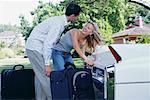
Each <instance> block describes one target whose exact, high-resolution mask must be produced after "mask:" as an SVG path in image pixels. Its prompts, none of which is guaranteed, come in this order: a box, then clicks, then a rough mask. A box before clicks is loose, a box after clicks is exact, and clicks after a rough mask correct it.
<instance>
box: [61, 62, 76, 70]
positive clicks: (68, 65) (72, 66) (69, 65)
mask: <svg viewBox="0 0 150 100" xmlns="http://www.w3.org/2000/svg"><path fill="white" fill-rule="evenodd" d="M64 67H65V69H69V68H73V69H75V68H76V66H75V65H74V64H73V63H70V62H66V63H65V65H64Z"/></svg>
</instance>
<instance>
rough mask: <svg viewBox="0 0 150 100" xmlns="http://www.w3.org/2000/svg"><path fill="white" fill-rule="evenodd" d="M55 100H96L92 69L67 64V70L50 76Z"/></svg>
mask: <svg viewBox="0 0 150 100" xmlns="http://www.w3.org/2000/svg"><path fill="white" fill-rule="evenodd" d="M50 82H51V93H52V99H53V100H83V99H85V100H94V98H95V95H94V88H93V83H92V82H93V81H92V75H91V71H90V69H84V68H75V66H74V64H71V63H66V64H65V70H62V71H53V72H52V73H51V74H50Z"/></svg>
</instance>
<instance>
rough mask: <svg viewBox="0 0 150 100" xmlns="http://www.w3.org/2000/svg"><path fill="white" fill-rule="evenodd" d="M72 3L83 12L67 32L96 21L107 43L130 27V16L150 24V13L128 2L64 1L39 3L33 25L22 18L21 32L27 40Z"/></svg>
mask: <svg viewBox="0 0 150 100" xmlns="http://www.w3.org/2000/svg"><path fill="white" fill-rule="evenodd" d="M71 2H75V3H77V4H79V5H80V6H81V8H82V11H83V12H82V13H81V14H80V17H79V18H78V20H77V21H75V22H73V23H71V24H70V25H69V26H68V27H67V30H69V29H72V28H82V26H83V23H85V22H87V21H95V22H97V23H98V25H99V27H100V30H99V32H100V33H101V35H102V37H104V40H105V41H106V43H112V38H111V35H112V33H116V32H118V31H120V30H123V29H124V28H125V27H126V26H125V25H128V23H129V21H128V19H129V17H130V16H136V15H137V14H138V15H141V16H142V17H143V18H144V21H145V22H147V23H150V17H149V16H150V11H148V10H146V9H145V8H143V7H141V6H139V5H138V4H134V3H129V2H128V0H64V1H63V2H61V3H60V4H59V5H53V4H51V3H43V2H42V1H39V5H38V7H37V8H36V9H35V10H34V11H32V12H31V15H33V16H34V20H33V22H32V25H30V24H29V23H28V21H27V20H26V19H25V17H24V16H22V17H20V19H21V23H20V24H21V30H22V34H23V36H24V37H25V40H26V39H27V38H28V36H29V34H30V32H31V31H32V29H33V28H34V27H35V26H36V25H37V24H38V23H40V22H42V21H43V20H45V19H47V18H48V17H50V16H56V15H62V14H63V12H64V8H65V7H66V6H67V5H68V4H69V3H71ZM67 30H66V31H67Z"/></svg>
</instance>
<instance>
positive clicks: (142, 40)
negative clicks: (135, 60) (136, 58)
mask: <svg viewBox="0 0 150 100" xmlns="http://www.w3.org/2000/svg"><path fill="white" fill-rule="evenodd" d="M136 43H142V44H150V36H146V35H144V36H138V39H137V41H136Z"/></svg>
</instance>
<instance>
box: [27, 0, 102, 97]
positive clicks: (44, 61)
mask: <svg viewBox="0 0 150 100" xmlns="http://www.w3.org/2000/svg"><path fill="white" fill-rule="evenodd" d="M80 12H81V8H80V6H78V5H77V4H73V3H72V4H69V5H68V6H67V8H66V11H65V15H62V16H54V17H50V18H49V19H47V20H45V21H43V22H42V23H40V24H39V25H37V26H36V27H35V28H34V29H33V31H32V32H31V34H30V36H29V38H28V39H27V42H26V52H27V56H28V58H29V60H30V62H31V64H32V66H33V70H34V72H35V95H36V100H51V91H50V79H49V77H47V76H49V75H50V72H51V71H52V66H51V63H50V59H52V60H53V67H54V70H62V69H64V66H63V65H64V63H65V62H66V61H67V62H72V63H73V60H72V57H71V55H70V51H71V49H72V48H74V49H75V50H76V51H77V53H78V54H79V55H80V57H81V58H83V60H84V61H85V62H86V63H87V64H89V65H93V61H91V60H89V59H88V58H87V57H86V56H85V54H84V52H85V51H87V50H88V51H91V52H92V51H94V49H95V46H96V45H97V44H99V43H100V38H99V36H98V33H97V29H98V27H97V25H96V23H93V22H88V23H87V24H85V26H84V27H83V29H82V30H79V29H71V30H70V31H68V32H67V33H66V34H65V35H64V36H62V37H61V39H59V38H60V36H59V35H60V34H61V33H62V32H63V30H64V27H65V26H66V25H67V24H68V22H72V21H74V20H76V19H77V18H78V16H79V15H80ZM57 40H59V41H57ZM56 41H57V43H56ZM54 44H55V45H54ZM80 48H82V49H80ZM58 95H59V94H58Z"/></svg>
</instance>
